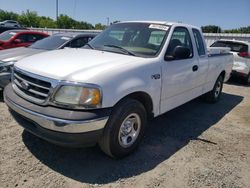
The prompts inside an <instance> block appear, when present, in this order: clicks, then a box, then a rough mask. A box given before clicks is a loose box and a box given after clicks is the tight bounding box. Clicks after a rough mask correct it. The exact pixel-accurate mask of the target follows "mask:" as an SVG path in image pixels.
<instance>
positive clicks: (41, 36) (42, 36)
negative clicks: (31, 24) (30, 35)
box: [34, 34, 46, 40]
mask: <svg viewBox="0 0 250 188" xmlns="http://www.w3.org/2000/svg"><path fill="white" fill-rule="evenodd" d="M34 36H35V37H36V40H41V39H44V38H46V36H44V35H39V34H34Z"/></svg>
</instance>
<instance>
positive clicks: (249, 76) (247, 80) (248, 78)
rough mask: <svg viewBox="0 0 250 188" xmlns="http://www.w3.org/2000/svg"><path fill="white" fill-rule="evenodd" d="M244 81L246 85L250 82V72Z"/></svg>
mask: <svg viewBox="0 0 250 188" xmlns="http://www.w3.org/2000/svg"><path fill="white" fill-rule="evenodd" d="M244 83H245V84H246V85H248V84H250V72H249V73H248V75H247V77H246V78H245V79H244Z"/></svg>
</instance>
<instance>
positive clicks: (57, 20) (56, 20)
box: [56, 0, 58, 21]
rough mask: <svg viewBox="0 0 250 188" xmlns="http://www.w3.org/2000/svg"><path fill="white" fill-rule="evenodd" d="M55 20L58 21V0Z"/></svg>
mask: <svg viewBox="0 0 250 188" xmlns="http://www.w3.org/2000/svg"><path fill="white" fill-rule="evenodd" d="M56 21H58V0H56Z"/></svg>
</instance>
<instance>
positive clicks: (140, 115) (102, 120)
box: [4, 21, 233, 158]
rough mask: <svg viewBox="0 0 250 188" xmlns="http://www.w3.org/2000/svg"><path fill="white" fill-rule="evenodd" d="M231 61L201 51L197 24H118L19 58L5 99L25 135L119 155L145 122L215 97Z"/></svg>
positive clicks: (230, 57)
mask: <svg viewBox="0 0 250 188" xmlns="http://www.w3.org/2000/svg"><path fill="white" fill-rule="evenodd" d="M232 65H233V55H232V54H230V53H218V54H208V52H207V49H206V45H205V43H204V39H203V36H202V33H201V31H200V29H199V28H197V27H194V26H191V25H185V24H181V23H169V22H146V21H134V22H122V23H118V24H113V25H111V26H110V27H108V28H107V29H106V30H105V31H103V32H102V33H101V34H100V35H99V36H97V37H96V38H95V39H93V40H92V41H91V42H89V43H88V44H87V45H86V46H85V47H84V48H82V49H64V50H55V51H50V52H45V53H43V54H38V55H34V56H31V57H28V58H25V59H22V60H21V61H19V62H18V63H16V64H15V66H14V68H13V73H12V83H11V84H9V85H8V86H7V87H6V88H5V91H4V100H5V102H6V104H7V105H8V106H9V108H10V111H11V112H12V114H13V115H14V117H16V119H17V120H18V122H20V125H21V126H23V127H24V128H25V129H26V130H27V131H29V132H31V133H32V134H35V135H37V136H38V137H41V138H43V139H45V140H47V141H49V142H52V143H55V144H60V145H64V146H76V147H79V146H89V145H94V144H96V143H98V144H99V145H100V147H101V149H102V150H103V151H104V152H105V153H106V154H108V155H109V156H111V157H115V158H119V157H124V156H126V155H128V154H130V153H131V152H133V151H134V150H135V149H136V147H137V146H138V144H139V142H140V140H141V139H142V137H143V134H144V129H145V126H146V124H147V120H148V119H150V118H153V117H156V116H159V115H161V114H163V113H165V112H167V111H169V110H171V109H173V108H176V107H178V106H180V105H182V104H184V103H186V102H188V101H190V100H192V99H194V98H196V97H199V96H201V95H204V98H205V99H206V100H207V101H209V102H217V101H218V100H219V98H220V95H221V90H222V86H223V81H226V80H228V78H229V77H230V73H231V69H232ZM19 120H22V121H19Z"/></svg>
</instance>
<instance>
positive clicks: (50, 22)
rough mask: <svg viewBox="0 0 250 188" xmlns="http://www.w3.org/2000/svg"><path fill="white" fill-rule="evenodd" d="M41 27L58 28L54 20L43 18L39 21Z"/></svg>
mask: <svg viewBox="0 0 250 188" xmlns="http://www.w3.org/2000/svg"><path fill="white" fill-rule="evenodd" d="M39 27H46V28H56V27H57V25H56V22H55V21H54V20H53V19H51V18H49V17H45V16H42V17H40V19H39Z"/></svg>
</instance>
